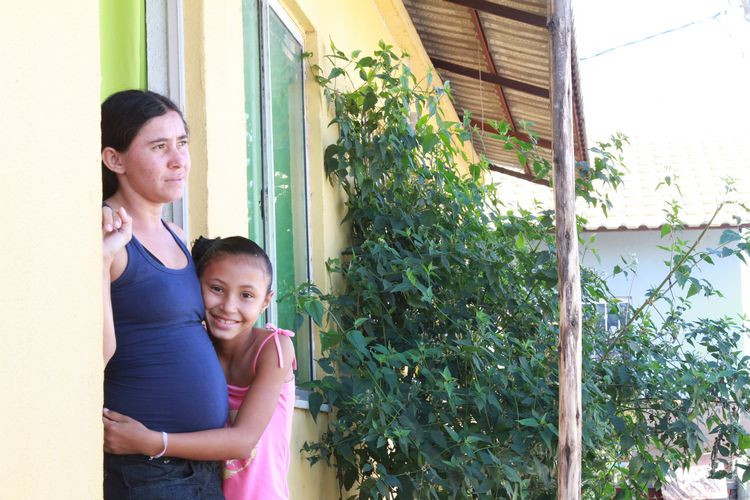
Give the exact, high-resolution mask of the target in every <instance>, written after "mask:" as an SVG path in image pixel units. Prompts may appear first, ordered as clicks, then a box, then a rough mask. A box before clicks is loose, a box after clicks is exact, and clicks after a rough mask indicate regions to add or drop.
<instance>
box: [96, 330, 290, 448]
mask: <svg viewBox="0 0 750 500" xmlns="http://www.w3.org/2000/svg"><path fill="white" fill-rule="evenodd" d="M279 340H280V342H281V346H282V351H283V356H282V357H283V359H284V366H281V367H280V366H279V362H278V359H279V358H278V354H277V353H276V347H275V346H274V343H273V342H269V343H268V344H270V346H274V347H270V346H269V345H268V344H267V345H266V346H264V347H263V350H262V351H261V353H260V356H259V358H258V364H257V370H256V373H255V377H254V378H253V381H252V384H251V385H250V389H248V391H247V393H246V395H245V399H244V400H243V401H242V405H241V406H240V409H239V411H238V413H237V418H236V419H235V420H234V423H233V424H232V427H226V428H221V429H210V430H205V431H198V432H185V433H174V434H171V433H170V434H169V444H168V445H167V450H166V453H165V455H166V456H170V457H178V458H187V459H192V460H229V459H237V458H247V457H249V456H250V455H251V454H252V451H253V448H255V445H256V444H257V443H258V440H259V439H260V436H261V435H262V434H263V431H264V430H265V428H266V426H267V425H268V422H269V420H270V419H271V416H272V415H273V412H274V410H275V409H276V405H277V404H278V400H279V394H280V393H281V386H282V384H283V383H284V382H285V381H287V380H289V379H290V377H292V360H293V359H294V348H293V346H292V342H291V340H290V339H288V338H286V337H281V338H280V339H279ZM249 369H250V367H248V370H249ZM103 421H104V450H105V451H106V452H108V453H115V454H129V453H140V454H143V455H149V456H154V455H158V454H159V453H161V451H162V449H163V448H164V444H163V441H162V434H161V432H158V431H153V430H149V429H147V428H146V427H144V426H143V424H141V423H140V422H138V421H136V420H133V419H132V418H130V417H127V416H125V415H121V414H119V413H116V412H113V411H108V410H104V416H103Z"/></svg>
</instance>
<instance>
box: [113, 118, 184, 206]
mask: <svg viewBox="0 0 750 500" xmlns="http://www.w3.org/2000/svg"><path fill="white" fill-rule="evenodd" d="M118 155H119V163H120V168H121V171H120V172H117V173H118V174H120V175H119V176H118V180H119V182H120V187H121V188H126V187H127V188H130V189H131V190H133V191H135V192H136V193H137V194H138V195H140V196H141V197H143V198H145V199H147V200H148V201H150V202H153V203H169V202H171V201H174V200H177V199H179V198H180V197H181V196H182V190H183V187H184V185H185V182H186V181H187V176H188V172H189V171H190V152H189V151H188V136H187V132H186V131H185V124H184V123H183V121H182V117H180V115H179V114H177V113H176V112H174V111H169V112H167V113H166V114H163V115H161V116H157V117H155V118H152V119H151V120H149V121H147V122H146V123H145V125H143V127H141V129H140V130H139V131H138V134H137V135H136V136H135V138H134V139H133V142H132V143H130V146H129V147H128V149H127V150H126V151H125V152H122V153H118Z"/></svg>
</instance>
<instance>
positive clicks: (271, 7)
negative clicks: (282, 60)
mask: <svg viewBox="0 0 750 500" xmlns="http://www.w3.org/2000/svg"><path fill="white" fill-rule="evenodd" d="M257 8H258V32H259V33H258V38H259V47H258V50H259V52H260V55H259V57H260V64H259V66H260V99H261V113H260V128H261V130H260V134H261V141H260V144H261V163H262V167H261V168H262V172H261V178H262V189H261V208H260V210H259V211H260V212H261V217H262V220H263V238H264V245H263V246H264V249H265V250H266V253H267V254H268V255H269V257H270V258H271V262H272V264H273V265H274V268H275V269H277V270H278V268H279V264H278V262H276V256H277V247H276V210H275V204H274V201H273V197H274V195H275V192H276V185H275V176H274V172H275V163H274V157H273V151H274V150H273V112H272V83H271V68H272V66H271V64H272V62H271V50H270V47H271V43H270V37H271V29H270V20H271V13H273V14H274V15H276V17H277V18H278V19H279V21H280V22H281V24H282V25H283V27H284V28H285V29H286V30H287V31H288V32H289V33H290V34H291V36H292V37H293V38H294V40H295V41H296V42H297V43H298V44H299V46H300V49H301V52H302V53H303V54H304V51H305V36H304V33H303V32H302V31H301V30H300V29H299V27H298V26H297V24H296V23H295V22H294V20H293V19H292V18H291V16H289V14H288V13H287V12H286V10H285V9H284V7H283V6H282V5H281V3H280V2H279V1H278V0H257ZM299 70H300V76H301V80H300V90H301V104H302V109H301V112H302V113H301V119H302V123H301V131H302V139H303V146H302V162H303V165H302V168H303V172H302V174H303V175H302V178H303V179H304V186H301V187H303V189H304V204H305V214H304V229H305V242H304V244H305V255H306V257H305V262H304V270H305V272H306V278H305V280H306V281H311V280H312V279H313V265H312V264H313V261H312V225H311V206H312V203H311V196H310V159H309V128H308V109H307V108H308V103H307V96H308V92H307V75H306V71H305V67H304V63H303V62H302V61H300V66H299ZM278 274H279V273H278V272H275V273H274V283H273V284H272V286H273V289H274V290H276V291H277V293H278V288H277V284H278V283H277V281H276V279H277V276H278ZM266 319H267V320H268V321H270V322H272V323H275V324H278V305H277V301H276V300H274V301H272V302H271V305H270V306H269V308H268V310H267V311H266ZM301 330H302V331H304V332H305V341H306V342H307V344H308V346H309V347H308V348H309V360H308V361H309V373H306V374H305V376H304V379H305V380H307V378H308V377H309V379H310V380H314V379H315V378H316V375H317V373H316V371H317V370H316V366H315V336H314V333H313V327H312V322H311V321H310V319H307V320H306V324H305V325H304V326H303V327H302V328H301ZM298 338H300V340H301V339H302V335H299V337H298ZM308 394H309V391H305V390H302V389H299V388H298V389H297V397H296V403H295V406H296V407H298V408H307V407H308V403H307V395H308Z"/></svg>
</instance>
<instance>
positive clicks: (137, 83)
mask: <svg viewBox="0 0 750 500" xmlns="http://www.w3.org/2000/svg"><path fill="white" fill-rule="evenodd" d="M99 40H100V54H99V61H100V65H101V73H102V81H101V98H102V100H103V99H106V98H107V97H108V96H109V95H111V94H113V93H115V92H118V91H120V90H125V89H146V88H147V87H148V69H147V68H148V66H147V61H146V2H145V0H99Z"/></svg>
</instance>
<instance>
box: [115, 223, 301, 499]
mask: <svg viewBox="0 0 750 500" xmlns="http://www.w3.org/2000/svg"><path fill="white" fill-rule="evenodd" d="M192 253H193V259H194V260H195V262H196V267H197V271H198V276H199V277H200V282H201V290H202V293H203V300H204V302H205V307H206V326H207V327H208V330H209V332H210V334H211V336H212V339H213V343H214V348H215V349H216V354H217V355H218V357H219V361H220V363H221V366H222V367H223V369H224V374H225V375H226V379H227V385H228V390H229V408H230V416H229V420H230V424H231V427H227V428H223V429H212V430H206V431H200V432H191V433H176V434H172V433H170V434H166V433H162V432H156V431H151V430H149V429H147V428H146V427H144V426H143V425H141V424H140V423H139V422H137V421H135V420H133V419H131V418H129V417H126V416H124V415H121V414H119V413H116V412H113V411H108V410H105V411H104V430H105V432H104V447H105V450H106V451H108V452H109V453H116V454H124V453H141V454H144V455H149V456H170V457H180V458H189V459H194V460H226V462H225V464H224V483H223V490H224V494H225V496H226V498H227V499H229V500H239V499H263V500H266V499H286V498H289V492H288V488H287V482H286V479H287V473H288V470H289V460H290V454H289V443H290V439H291V426H292V412H293V408H294V397H295V388H294V372H293V370H294V369H295V368H296V360H295V356H294V348H293V345H292V341H291V340H290V338H289V337H292V336H293V335H294V334H293V333H292V332H290V331H287V330H282V329H279V328H276V327H274V326H273V325H271V324H266V328H265V329H262V328H255V327H254V325H255V323H256V322H257V320H258V318H259V317H260V315H261V314H262V313H263V312H264V311H265V309H266V308H267V307H268V304H269V303H270V301H271V299H272V297H273V291H272V290H271V282H272V273H273V271H272V268H271V262H270V260H269V259H268V256H267V255H266V253H265V252H264V251H263V250H262V249H261V248H260V247H259V246H258V245H256V244H255V243H253V242H252V241H250V240H248V239H247V238H243V237H239V236H234V237H230V238H224V239H221V238H217V239H216V240H207V239H205V238H200V239H199V240H198V241H196V243H195V245H194V247H193V252H192ZM199 369H200V367H196V370H199ZM186 390H188V391H189V390H190V388H189V387H187V388H186Z"/></svg>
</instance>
